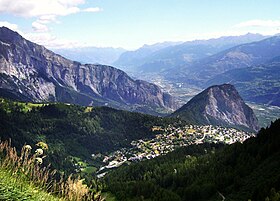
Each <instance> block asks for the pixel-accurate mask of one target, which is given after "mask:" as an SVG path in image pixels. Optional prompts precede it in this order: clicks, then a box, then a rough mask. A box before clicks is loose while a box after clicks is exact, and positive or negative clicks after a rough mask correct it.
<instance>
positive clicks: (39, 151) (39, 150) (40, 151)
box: [35, 149, 44, 156]
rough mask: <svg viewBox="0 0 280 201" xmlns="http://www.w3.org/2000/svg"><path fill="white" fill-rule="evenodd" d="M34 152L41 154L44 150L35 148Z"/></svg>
mask: <svg viewBox="0 0 280 201" xmlns="http://www.w3.org/2000/svg"><path fill="white" fill-rule="evenodd" d="M35 153H36V155H37V156H41V155H43V154H44V151H43V149H36V151H35Z"/></svg>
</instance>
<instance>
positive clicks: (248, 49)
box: [166, 36, 280, 86]
mask: <svg viewBox="0 0 280 201" xmlns="http://www.w3.org/2000/svg"><path fill="white" fill-rule="evenodd" d="M279 55H280V36H274V37H270V38H267V39H264V40H261V41H258V42H253V43H247V44H242V45H239V46H236V47H233V48H230V49H227V50H225V51H222V52H219V53H217V54H215V55H213V56H210V57H207V58H205V59H201V60H199V61H196V62H194V63H193V64H191V65H185V66H181V67H180V68H176V69H172V72H174V71H175V70H176V71H177V74H175V73H173V74H170V73H168V72H167V73H166V75H167V76H168V78H169V79H173V80H178V79H179V80H187V81H188V82H189V83H192V84H196V85H200V86H203V85H204V84H205V82H206V81H208V80H209V79H212V78H214V77H215V76H216V75H219V74H221V73H224V72H226V71H228V70H232V69H237V68H244V67H249V66H252V65H257V64H263V63H266V62H268V61H269V60H271V59H273V58H274V57H276V56H279Z"/></svg>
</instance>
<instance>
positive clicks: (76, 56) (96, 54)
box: [53, 47, 126, 65]
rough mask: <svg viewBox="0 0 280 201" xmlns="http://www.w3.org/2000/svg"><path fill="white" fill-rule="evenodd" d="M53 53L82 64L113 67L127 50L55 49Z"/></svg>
mask: <svg viewBox="0 0 280 201" xmlns="http://www.w3.org/2000/svg"><path fill="white" fill-rule="evenodd" d="M53 51H54V52H55V53H57V54H60V55H62V56H63V57H66V58H68V59H71V60H73V61H78V62H81V63H91V64H103V65H112V64H113V63H114V62H115V61H116V60H117V59H118V58H119V56H120V55H121V54H122V53H124V52H125V51H126V50H125V49H123V48H112V47H80V48H62V49H53Z"/></svg>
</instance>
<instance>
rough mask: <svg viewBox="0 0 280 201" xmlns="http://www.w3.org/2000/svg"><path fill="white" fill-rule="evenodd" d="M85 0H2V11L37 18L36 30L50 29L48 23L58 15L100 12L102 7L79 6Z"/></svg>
mask: <svg viewBox="0 0 280 201" xmlns="http://www.w3.org/2000/svg"><path fill="white" fill-rule="evenodd" d="M84 3H85V0H12V1H11V0H0V13H8V14H12V15H16V16H21V17H35V18H37V19H36V20H35V21H34V22H33V23H32V28H33V30H34V31H36V32H47V31H49V29H48V27H47V24H49V23H52V22H56V23H58V21H57V19H56V18H57V16H67V15H70V14H75V13H79V12H100V11H102V9H100V8H98V7H95V8H85V9H81V8H79V6H80V5H82V4H84Z"/></svg>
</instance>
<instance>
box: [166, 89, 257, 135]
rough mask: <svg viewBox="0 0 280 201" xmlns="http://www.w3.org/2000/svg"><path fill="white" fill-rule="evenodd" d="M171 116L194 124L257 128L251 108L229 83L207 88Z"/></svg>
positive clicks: (255, 129)
mask: <svg viewBox="0 0 280 201" xmlns="http://www.w3.org/2000/svg"><path fill="white" fill-rule="evenodd" d="M171 116H173V117H179V118H182V119H185V120H188V121H191V122H192V123H196V124H214V125H223V126H235V127H240V128H249V129H251V130H254V131H257V130H258V129H259V126H258V120H257V118H256V116H255V114H254V112H253V110H252V109H251V108H250V107H249V106H248V105H246V104H245V102H244V101H243V99H242V98H241V97H240V95H239V94H238V92H237V90H236V89H235V87H234V86H233V85H230V84H223V85H215V86H211V87H209V88H207V89H206V90H204V91H203V92H201V93H200V94H198V95H196V96H195V97H194V98H192V99H191V100H190V101H189V102H188V103H187V104H185V105H184V106H183V107H181V108H180V109H178V110H177V111H175V112H174V113H173V114H172V115H171Z"/></svg>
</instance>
